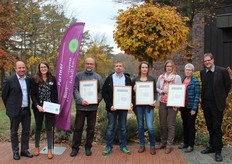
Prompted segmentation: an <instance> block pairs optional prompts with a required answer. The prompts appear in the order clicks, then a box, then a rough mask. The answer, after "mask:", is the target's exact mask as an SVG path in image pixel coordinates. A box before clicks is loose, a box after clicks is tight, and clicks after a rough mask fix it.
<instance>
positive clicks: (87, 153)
mask: <svg viewBox="0 0 232 164" xmlns="http://www.w3.org/2000/svg"><path fill="white" fill-rule="evenodd" d="M85 155H86V156H91V155H92V152H91V148H89V147H85Z"/></svg>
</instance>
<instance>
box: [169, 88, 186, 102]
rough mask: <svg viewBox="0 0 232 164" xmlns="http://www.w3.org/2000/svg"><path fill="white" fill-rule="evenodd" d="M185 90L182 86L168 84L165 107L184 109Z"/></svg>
mask: <svg viewBox="0 0 232 164" xmlns="http://www.w3.org/2000/svg"><path fill="white" fill-rule="evenodd" d="M185 90H186V86H185V85H184V84H170V85H169V88H168V99H167V106H174V107H184V105H185V93H186V92H185Z"/></svg>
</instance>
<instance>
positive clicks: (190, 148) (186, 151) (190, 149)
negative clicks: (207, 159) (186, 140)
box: [184, 146, 193, 153]
mask: <svg viewBox="0 0 232 164" xmlns="http://www.w3.org/2000/svg"><path fill="white" fill-rule="evenodd" d="M192 151H193V147H191V146H189V147H188V148H187V149H186V150H185V151H184V152H185V153H190V152H192Z"/></svg>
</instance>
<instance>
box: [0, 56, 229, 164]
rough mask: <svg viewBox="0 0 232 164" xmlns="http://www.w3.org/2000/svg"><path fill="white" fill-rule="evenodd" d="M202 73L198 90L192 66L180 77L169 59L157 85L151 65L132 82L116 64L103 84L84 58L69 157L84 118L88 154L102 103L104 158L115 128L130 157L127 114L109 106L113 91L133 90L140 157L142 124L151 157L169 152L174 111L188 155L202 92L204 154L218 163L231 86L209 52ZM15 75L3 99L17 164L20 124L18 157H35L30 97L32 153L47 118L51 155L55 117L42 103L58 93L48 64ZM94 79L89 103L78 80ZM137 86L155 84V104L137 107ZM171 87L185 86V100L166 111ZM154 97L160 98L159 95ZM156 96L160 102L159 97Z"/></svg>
mask: <svg viewBox="0 0 232 164" xmlns="http://www.w3.org/2000/svg"><path fill="white" fill-rule="evenodd" d="M203 61H204V66H205V69H204V70H202V71H201V73H200V75H201V85H202V89H201V91H200V84H199V81H198V80H197V78H195V77H194V76H193V71H194V66H193V65H192V64H191V63H188V64H186V65H185V68H184V70H185V71H184V72H185V76H184V77H183V78H181V77H180V76H179V75H178V74H177V73H176V69H175V64H174V62H173V61H172V60H167V61H166V62H165V64H164V72H163V73H162V74H161V75H160V76H159V77H158V79H157V81H156V80H155V79H154V78H153V77H152V76H150V75H149V64H148V63H147V62H145V61H143V62H141V63H140V65H139V68H138V76H136V77H135V78H133V79H131V78H130V77H129V76H128V74H126V73H124V65H123V62H122V61H115V62H114V71H115V72H114V73H112V74H110V75H109V76H108V77H107V78H106V80H105V82H104V83H103V80H102V77H101V76H100V75H99V74H98V73H96V72H95V71H94V66H95V61H94V59H93V58H86V59H85V69H84V71H82V72H78V73H77V74H76V78H75V84H74V92H73V95H74V100H75V103H76V120H75V124H74V133H73V143H72V151H71V153H70V156H71V157H74V156H76V155H77V154H78V152H79V148H80V145H81V139H82V133H83V128H84V123H85V119H86V120H87V128H86V131H87V133H86V141H85V145H84V147H85V154H86V156H90V155H92V151H91V147H92V142H93V139H94V131H95V124H96V116H97V109H98V104H99V103H100V101H101V100H102V99H104V101H105V104H106V111H107V118H108V126H107V130H106V147H105V149H104V151H103V155H107V154H109V153H110V152H111V151H112V149H113V145H114V137H115V126H116V124H118V132H117V134H118V139H119V146H120V150H121V151H122V152H123V153H125V154H130V153H131V152H130V150H129V149H128V147H127V135H126V124H127V114H128V110H119V109H116V108H115V107H114V106H113V88H114V86H131V87H132V90H133V96H132V97H133V100H132V104H131V107H130V109H129V110H133V111H134V113H135V115H136V118H137V123H138V136H139V149H138V153H143V152H144V151H146V150H145V137H144V129H145V128H144V122H146V126H147V129H148V136H149V143H150V154H151V155H155V154H156V149H163V148H165V153H166V154H169V153H171V151H172V145H173V141H174V137H175V126H176V125H175V124H176V115H177V112H178V110H180V112H181V117H182V119H183V138H184V141H183V143H182V144H181V145H180V146H179V147H178V148H180V149H184V148H186V149H185V152H186V153H189V152H192V151H193V149H194V140H195V132H196V129H195V120H196V115H197V112H198V104H199V99H200V93H201V104H202V109H203V112H204V116H205V120H206V125H207V128H208V131H209V135H210V139H209V145H210V146H209V147H207V148H206V149H205V150H203V151H202V152H201V153H202V154H207V153H214V152H215V160H216V161H218V162H219V161H222V160H223V159H222V156H221V150H222V147H223V144H222V131H221V124H222V119H223V111H224V109H225V106H226V97H227V95H228V93H229V90H230V87H231V80H230V77H229V74H228V72H227V71H226V69H225V68H222V67H218V66H215V65H214V58H213V55H212V54H211V53H206V54H205V55H204V57H203ZM15 71H16V74H15V75H13V76H11V77H10V78H9V79H7V80H6V82H5V83H4V87H3V92H2V99H3V102H4V104H5V106H6V112H7V115H8V116H9V118H10V121H11V142H12V150H13V158H14V159H15V160H18V159H20V156H19V147H18V133H17V131H18V128H19V124H20V123H22V138H21V139H22V141H21V156H26V157H33V155H32V154H31V153H30V152H29V151H28V148H29V146H28V141H29V132H30V120H31V117H30V110H29V109H30V99H29V96H30V95H31V98H32V102H33V104H32V109H33V111H34V116H35V120H36V132H35V150H34V155H35V156H37V155H39V141H40V132H41V129H42V122H43V118H44V117H45V129H46V132H47V142H48V158H49V159H51V158H52V157H53V154H52V151H51V150H52V143H53V141H52V139H53V133H52V127H53V123H54V114H50V113H46V112H44V109H43V108H42V105H43V102H44V101H49V102H55V103H58V93H57V88H56V80H55V78H54V76H52V74H51V72H50V70H49V66H48V64H47V63H46V62H42V63H40V64H39V67H38V72H37V74H36V75H35V77H34V78H32V80H31V82H29V79H28V78H27V77H26V75H25V73H26V66H25V64H24V63H23V62H22V61H18V62H16V66H15ZM82 80H97V98H98V103H97V104H89V102H88V101H86V100H85V99H83V97H81V95H80V86H79V84H80V81H82ZM136 82H153V89H154V90H153V92H154V102H153V103H151V104H149V105H136V102H135V101H136V98H135V96H136ZM170 84H184V85H185V87H186V98H185V106H184V107H170V106H167V97H168V88H169V85H170ZM157 95H158V96H157ZM157 97H158V98H157ZM156 100H158V101H159V121H160V140H161V142H160V144H159V145H158V146H157V147H155V145H156V138H155V129H154V104H156Z"/></svg>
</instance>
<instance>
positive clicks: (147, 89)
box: [132, 61, 156, 155]
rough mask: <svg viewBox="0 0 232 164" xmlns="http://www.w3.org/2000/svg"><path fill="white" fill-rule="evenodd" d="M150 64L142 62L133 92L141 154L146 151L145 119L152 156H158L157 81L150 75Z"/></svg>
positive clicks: (134, 80) (134, 82) (133, 81)
mask: <svg viewBox="0 0 232 164" xmlns="http://www.w3.org/2000/svg"><path fill="white" fill-rule="evenodd" d="M148 71H149V64H148V62H145V61H143V62H141V64H140V65H139V73H138V76H137V77H135V78H134V79H133V80H132V84H133V90H134V91H135V99H136V100H135V104H136V106H135V113H136V117H137V122H138V133H139V144H140V147H139V150H138V152H139V153H143V152H144V151H145V139H144V119H145V121H146V125H147V128H148V135H149V141H150V154H152V155H154V154H156V151H155V129H154V125H153V122H154V104H155V97H156V81H155V79H154V78H153V77H151V76H149V75H148Z"/></svg>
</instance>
